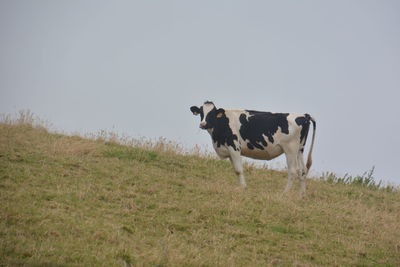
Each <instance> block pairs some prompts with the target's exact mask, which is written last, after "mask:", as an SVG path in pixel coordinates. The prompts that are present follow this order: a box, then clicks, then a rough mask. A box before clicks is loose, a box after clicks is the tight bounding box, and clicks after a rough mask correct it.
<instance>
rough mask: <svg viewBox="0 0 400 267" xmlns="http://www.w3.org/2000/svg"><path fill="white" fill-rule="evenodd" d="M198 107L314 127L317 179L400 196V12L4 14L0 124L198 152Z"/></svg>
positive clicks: (69, 5) (38, 10) (75, 9)
mask: <svg viewBox="0 0 400 267" xmlns="http://www.w3.org/2000/svg"><path fill="white" fill-rule="evenodd" d="M205 100H212V101H214V102H215V104H216V105H217V106H218V107H223V108H225V109H229V108H246V109H256V110H264V111H277V112H298V113H305V112H307V113H310V114H311V115H312V116H314V117H315V118H316V120H317V135H316V144H315V151H314V154H313V155H314V165H313V169H314V170H315V171H319V172H322V171H333V172H336V173H338V174H341V175H343V174H344V173H350V174H353V175H355V174H362V173H363V172H365V171H368V170H370V169H371V168H372V166H375V177H376V178H377V179H384V180H386V181H391V182H396V183H397V184H400V172H399V171H398V170H397V164H399V163H400V154H399V151H400V138H399V132H400V119H399V117H398V116H399V115H400V105H399V100H400V1H396V0H394V1H386V0H379V1H378V0H374V1H369V0H360V1H355V0H344V1H340V0H335V1H294V0H293V1H165V0H164V1H99V0H96V1H94V0H93V1H85V0H82V1H81V0H80V1H78V0H65V1H54V0H48V1H43V0H36V1H31V0H27V1H20V0H8V1H7V0H0V112H1V113H15V112H17V111H19V110H20V109H30V110H31V111H32V112H34V113H35V114H37V115H38V116H39V117H41V118H43V119H46V120H49V121H51V122H52V123H53V124H54V125H55V127H56V128H57V129H59V130H65V131H67V132H76V131H78V132H80V133H88V132H96V131H98V130H101V129H113V130H114V131H116V132H118V133H124V134H128V135H130V136H132V137H138V136H146V137H149V138H157V137H159V136H163V137H166V138H167V139H170V140H174V141H177V142H179V143H182V144H183V145H185V146H187V147H192V146H194V145H195V144H200V145H205V144H207V145H209V144H210V143H211V139H210V137H209V135H208V133H206V132H204V131H201V130H199V129H198V124H199V118H198V117H194V116H193V115H192V114H191V112H190V111H189V107H190V106H192V105H201V104H202V102H204V101H205ZM281 161H284V157H282V160H281ZM278 162H279V161H278ZM249 179H250V178H249Z"/></svg>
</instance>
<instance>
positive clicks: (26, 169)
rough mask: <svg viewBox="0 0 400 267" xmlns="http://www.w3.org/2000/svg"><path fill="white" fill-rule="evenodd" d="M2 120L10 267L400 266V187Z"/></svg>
mask: <svg viewBox="0 0 400 267" xmlns="http://www.w3.org/2000/svg"><path fill="white" fill-rule="evenodd" d="M246 176H247V181H248V188H247V189H246V190H243V189H241V188H240V186H239V183H238V181H237V179H236V177H235V174H234V172H233V171H232V168H231V166H230V163H229V162H228V161H221V160H216V159H213V158H210V157H200V156H198V155H183V154H181V153H175V152H174V151H173V150H171V149H160V146H153V147H152V148H151V149H145V148H143V147H140V146H134V147H132V146H124V145H120V144H117V143H114V142H108V141H104V140H101V139H100V140H90V139H84V138H81V137H76V136H65V135H60V134H51V133H49V132H48V131H47V130H46V129H44V128H40V127H32V126H31V125H30V124H29V123H21V122H20V123H18V124H16V125H13V124H12V123H9V122H8V123H1V124H0V201H1V206H0V266H124V264H125V265H127V266H129V265H132V266H294V265H296V266H399V265H400V193H399V192H398V190H390V191H387V190H377V189H374V188H370V187H368V186H362V185H360V184H357V183H350V184H346V183H333V182H329V181H323V180H313V179H308V184H307V185H308V188H307V194H306V197H305V198H300V197H299V196H298V192H297V188H296V189H295V190H294V191H293V193H290V194H288V195H283V194H282V191H283V189H284V186H285V184H286V173H283V172H278V171H273V170H265V169H258V168H254V167H251V166H246Z"/></svg>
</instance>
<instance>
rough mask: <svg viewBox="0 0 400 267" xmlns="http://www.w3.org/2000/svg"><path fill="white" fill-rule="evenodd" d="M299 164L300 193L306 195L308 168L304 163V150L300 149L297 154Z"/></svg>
mask: <svg viewBox="0 0 400 267" xmlns="http://www.w3.org/2000/svg"><path fill="white" fill-rule="evenodd" d="M297 164H298V172H299V173H298V175H299V179H300V194H301V195H302V196H304V194H305V193H306V175H307V168H306V165H305V164H304V157H303V151H302V150H300V151H299V153H298V154H297Z"/></svg>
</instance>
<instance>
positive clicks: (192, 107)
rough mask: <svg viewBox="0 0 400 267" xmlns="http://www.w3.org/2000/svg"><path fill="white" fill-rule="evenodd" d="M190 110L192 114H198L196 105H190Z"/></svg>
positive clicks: (198, 110)
mask: <svg viewBox="0 0 400 267" xmlns="http://www.w3.org/2000/svg"><path fill="white" fill-rule="evenodd" d="M190 111H191V112H192V113H193V115H195V116H197V115H199V114H200V109H199V108H198V107H196V106H191V107H190Z"/></svg>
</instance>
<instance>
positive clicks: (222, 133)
mask: <svg viewBox="0 0 400 267" xmlns="http://www.w3.org/2000/svg"><path fill="white" fill-rule="evenodd" d="M209 133H210V135H211V137H212V140H213V142H214V143H216V144H217V147H220V146H221V145H228V146H232V147H233V148H234V149H235V150H236V149H237V147H236V145H235V143H234V140H237V139H238V138H237V136H236V135H234V134H233V132H232V129H231V128H230V127H229V119H228V118H227V117H223V118H219V119H217V121H216V123H215V126H214V128H212V129H211V130H210V131H209Z"/></svg>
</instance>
